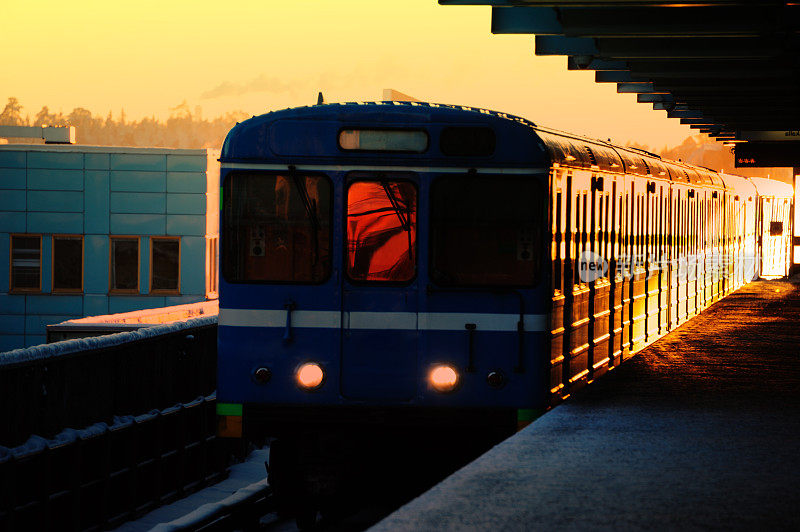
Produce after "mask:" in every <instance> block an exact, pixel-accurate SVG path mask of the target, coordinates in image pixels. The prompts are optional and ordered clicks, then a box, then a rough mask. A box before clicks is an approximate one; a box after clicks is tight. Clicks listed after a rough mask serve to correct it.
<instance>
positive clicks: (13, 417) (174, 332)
mask: <svg viewBox="0 0 800 532" xmlns="http://www.w3.org/2000/svg"><path fill="white" fill-rule="evenodd" d="M216 337H217V325H216V317H215V316H214V317H204V318H196V319H192V320H188V321H186V322H182V323H177V324H169V325H160V326H155V327H150V328H147V329H140V330H138V331H132V332H125V333H119V334H114V335H110V336H102V337H97V338H85V339H80V340H68V341H65V342H58V343H55V344H48V345H43V346H37V347H31V348H28V349H19V350H16V351H10V352H8V353H4V354H0V445H2V446H5V447H15V446H17V445H20V444H22V443H24V442H25V441H26V440H27V439H28V437H30V436H31V435H33V434H36V435H38V436H43V437H45V438H52V437H54V436H55V435H56V434H57V433H59V432H60V431H61V430H63V429H64V428H67V427H86V426H88V425H91V424H93V423H97V422H105V423H109V424H110V423H111V422H112V420H113V417H114V416H115V415H117V416H119V415H126V414H127V415H135V414H140V413H143V412H149V411H150V410H153V409H163V408H167V407H169V406H171V405H174V404H176V403H185V402H189V401H192V400H193V399H194V398H196V397H198V396H201V395H202V396H205V395H209V394H211V393H212V392H213V391H214V390H215V389H216V363H217V362H216V357H217V341H216Z"/></svg>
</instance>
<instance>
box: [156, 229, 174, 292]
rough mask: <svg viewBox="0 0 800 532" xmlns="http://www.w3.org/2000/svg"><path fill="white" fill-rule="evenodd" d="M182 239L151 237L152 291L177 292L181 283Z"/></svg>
mask: <svg viewBox="0 0 800 532" xmlns="http://www.w3.org/2000/svg"><path fill="white" fill-rule="evenodd" d="M180 274H181V239H180V238H179V237H175V238H172V237H167V238H163V237H151V238H150V292H153V293H171V294H177V293H178V292H179V290H180V285H181V284H180V283H181V275H180Z"/></svg>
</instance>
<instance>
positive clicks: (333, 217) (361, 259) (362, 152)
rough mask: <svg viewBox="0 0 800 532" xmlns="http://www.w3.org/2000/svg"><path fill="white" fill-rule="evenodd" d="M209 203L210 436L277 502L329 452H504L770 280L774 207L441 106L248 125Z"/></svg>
mask: <svg viewBox="0 0 800 532" xmlns="http://www.w3.org/2000/svg"><path fill="white" fill-rule="evenodd" d="M221 187H222V190H221V227H222V231H221V239H220V248H221V260H220V261H221V271H222V276H221V279H220V315H219V345H218V347H219V372H218V401H219V406H218V413H219V414H220V434H221V435H227V436H240V435H242V434H244V435H246V436H249V437H256V438H260V437H277V438H278V442H276V443H275V444H273V447H272V449H273V450H272V453H273V456H272V457H271V459H270V461H271V463H270V477H271V481H272V482H273V484H274V486H275V488H276V489H281V485H282V484H283V485H285V486H288V487H287V488H286V491H291V490H298V489H300V488H299V487H298V482H300V481H299V480H297V479H298V478H301V477H302V476H303V474H302V472H304V471H305V472H307V471H306V469H304V465H303V464H307V463H311V462H314V459H313V458H309V456H312V455H314V453H315V452H322V451H320V449H328V450H330V449H332V448H336V449H338V450H337V451H336V452H340V451H341V452H345V451H346V445H345V446H344V447H341V446H340V447H336V446H335V445H334V446H333V447H332V444H330V441H329V439H327V438H328V436H327V435H330V434H334V433H336V434H339V435H341V434H343V433H348V432H352V431H360V433H362V434H370V433H373V432H374V430H375V427H382V428H386V427H393V428H394V429H396V431H397V432H398V433H408V432H414V433H416V434H420V433H423V434H424V433H426V432H425V431H433V430H443V431H450V430H456V429H464V430H466V431H468V432H469V433H472V434H475V433H477V432H479V431H482V430H490V431H494V432H493V434H495V435H496V437H497V438H500V437H503V436H504V435H508V434H509V433H511V432H513V431H514V430H516V429H517V428H518V426H520V425H524V424H525V423H526V422H528V421H530V420H531V419H532V418H533V417H534V416H535V415H537V413H538V412H540V411H542V410H543V409H546V408H548V407H549V406H550V405H552V404H554V403H555V402H558V401H560V400H563V399H564V398H565V397H567V396H568V395H569V394H570V393H572V392H573V391H574V390H576V389H578V388H580V387H581V386H583V385H585V384H586V383H587V382H590V381H591V380H592V379H594V378H596V377H598V376H599V375H601V374H602V373H604V372H606V371H608V370H610V369H613V368H615V367H616V366H618V365H619V364H620V363H621V362H622V361H623V360H625V359H626V358H628V357H629V356H631V355H632V354H633V353H635V352H636V351H637V350H639V349H641V348H642V347H644V346H645V345H647V344H649V343H651V342H652V341H654V340H655V339H657V338H659V337H660V336H662V335H663V334H665V333H666V332H667V331H669V330H671V329H673V328H675V327H676V326H678V325H679V324H681V323H682V322H684V321H685V320H687V319H689V318H691V317H692V316H693V315H695V314H697V313H698V312H700V311H701V310H702V309H703V308H705V307H706V306H708V305H709V304H711V303H713V302H714V301H716V300H718V299H719V298H721V297H724V296H725V295H726V294H728V293H730V292H731V291H733V290H734V289H736V288H737V287H739V286H741V285H742V284H744V283H746V282H749V281H750V280H751V279H753V278H754V277H755V276H758V275H767V274H769V275H777V276H780V275H785V274H786V272H787V268H788V263H789V260H790V259H789V253H790V247H789V246H790V240H789V238H790V236H789V235H791V220H790V219H789V215H790V212H791V201H792V190H791V187H790V186H788V185H785V184H782V183H777V182H774V181H769V180H757V179H752V180H751V179H745V178H740V177H735V176H726V175H722V174H719V173H717V172H714V171H711V170H708V169H704V168H699V167H694V166H690V165H686V164H682V163H677V162H669V161H665V160H662V159H661V158H659V157H658V156H655V155H653V154H649V153H646V152H643V151H639V150H635V149H626V148H621V147H617V146H613V145H611V144H609V143H607V142H601V141H593V140H589V139H585V138H582V137H577V136H573V135H569V134H566V133H562V132H558V131H555V130H550V129H546V128H542V127H538V126H536V125H535V124H533V123H531V122H529V121H527V120H525V119H522V118H519V117H515V116H511V115H507V114H503V113H498V112H492V111H486V110H481V109H473V108H466V107H459V106H449V105H436V104H422V103H397V102H382V103H366V104H355V103H348V104H329V105H318V106H312V107H305V108H297V109H288V110H284V111H279V112H273V113H269V114H266V115H263V116H259V117H254V118H252V119H250V120H247V121H245V122H242V123H240V124H238V125H237V126H236V127H234V128H233V129H232V130H231V132H230V133H229V134H228V136H227V139H226V140H225V144H224V146H223V149H222V158H221ZM281 441H283V442H286V443H284V444H283V445H280V442H281ZM343 449H344V450H343ZM318 461H319V462H322V460H318ZM327 462H329V460H328V461H326V463H327ZM334 462H335V460H334ZM298 471H300V472H301V473H298ZM309 475H310V473H309ZM312 476H313V475H312ZM289 478H291V479H293V480H287V479H289Z"/></svg>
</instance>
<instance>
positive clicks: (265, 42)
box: [0, 0, 692, 149]
mask: <svg viewBox="0 0 800 532" xmlns="http://www.w3.org/2000/svg"><path fill="white" fill-rule="evenodd" d="M2 11H3V14H2V19H3V20H2V22H0V26H2V31H0V58H2V65H3V67H2V69H1V70H0V103H2V104H5V102H6V100H7V98H8V97H9V96H16V97H17V98H19V100H20V102H21V103H22V105H23V106H24V109H23V112H24V113H29V114H30V115H31V116H33V115H35V114H36V112H37V111H38V110H39V109H40V108H41V107H42V106H43V105H49V106H50V110H51V111H59V110H60V111H62V112H65V113H68V112H69V111H71V110H72V109H73V108H74V107H85V108H87V109H90V110H91V111H92V112H94V113H95V114H100V115H103V116H104V115H106V114H107V113H108V112H109V111H112V112H113V114H114V116H118V115H119V111H120V109H122V108H124V109H125V112H126V115H127V117H129V118H132V119H139V118H141V117H143V116H150V115H155V116H156V117H159V118H167V117H168V116H169V113H170V108H172V107H175V106H177V105H178V104H180V103H181V102H182V101H183V100H186V101H187V103H188V104H189V106H190V108H192V109H194V108H195V106H201V107H202V109H203V114H204V116H205V117H213V116H217V115H220V114H222V113H224V112H226V111H231V110H236V109H241V110H244V111H246V112H248V113H252V114H260V113H263V112H266V111H269V110H274V109H281V108H284V107H290V106H297V105H307V104H312V103H315V102H316V97H317V92H318V91H320V90H321V91H322V92H323V93H324V94H325V99H326V101H352V100H376V99H380V97H381V93H382V89H384V88H394V89H397V90H399V91H402V92H404V93H406V94H411V95H413V96H415V97H417V98H419V99H421V100H428V101H436V102H443V103H458V104H463V105H472V106H477V107H487V108H491V109H496V110H500V111H506V112H509V113H514V114H518V115H521V116H524V117H526V118H529V119H531V120H532V121H534V122H537V123H540V124H544V125H548V126H552V127H557V128H560V129H564V130H567V131H572V132H575V133H582V134H586V135H590V136H593V137H602V138H608V137H611V138H612V139H613V140H614V141H615V142H619V143H625V142H627V141H629V140H630V141H637V142H639V143H642V144H647V145H649V146H650V147H652V148H654V149H660V148H661V147H663V146H664V145H670V146H671V145H675V144H678V143H680V142H681V141H682V140H683V139H684V138H685V137H687V136H689V135H691V134H692V130H690V129H689V128H688V126H681V125H679V124H678V121H677V120H668V119H667V118H666V113H665V112H663V111H653V110H652V108H651V107H650V106H648V105H643V104H636V103H635V101H636V99H635V96H634V95H630V94H624V95H623V94H617V93H616V86H615V85H614V84H596V83H595V82H594V73H593V72H570V71H567V68H566V58H564V57H536V56H535V55H534V54H533V37H532V36H521V35H513V36H508V35H492V34H491V33H490V29H489V28H490V21H491V12H490V8H488V7H485V6H477V7H467V6H439V5H438V4H437V3H436V0H395V1H389V0H280V1H279V0H260V1H239V0H230V1H229V2H213V3H211V2H203V1H202V0H200V1H193V2H189V1H184V0H160V1H151V0H139V1H136V2H125V1H121V2H109V1H108V0H105V1H90V0H74V1H72V2H65V1H63V0H60V1H50V0H48V1H35V0H22V1H20V0H3V8H2Z"/></svg>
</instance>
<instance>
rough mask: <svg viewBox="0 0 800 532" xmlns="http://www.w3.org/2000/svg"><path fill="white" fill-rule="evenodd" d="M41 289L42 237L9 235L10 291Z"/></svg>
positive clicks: (34, 290)
mask: <svg viewBox="0 0 800 532" xmlns="http://www.w3.org/2000/svg"><path fill="white" fill-rule="evenodd" d="M41 289H42V236H41V235H11V290H12V291H15V292H39V291H41Z"/></svg>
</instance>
